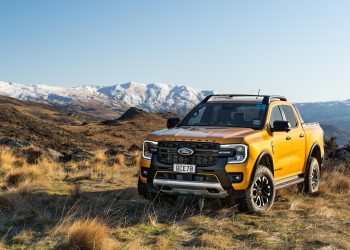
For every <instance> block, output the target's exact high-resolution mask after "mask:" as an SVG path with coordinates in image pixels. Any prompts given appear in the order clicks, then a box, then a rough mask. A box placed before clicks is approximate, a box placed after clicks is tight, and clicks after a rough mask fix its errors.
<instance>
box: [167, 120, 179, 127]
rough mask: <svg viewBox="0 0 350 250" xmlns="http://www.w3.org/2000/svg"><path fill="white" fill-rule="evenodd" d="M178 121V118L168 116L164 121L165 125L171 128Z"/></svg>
mask: <svg viewBox="0 0 350 250" xmlns="http://www.w3.org/2000/svg"><path fill="white" fill-rule="evenodd" d="M179 122H180V118H169V119H168V121H167V123H166V126H167V127H168V128H173V127H175V126H176V125H177V124H179Z"/></svg>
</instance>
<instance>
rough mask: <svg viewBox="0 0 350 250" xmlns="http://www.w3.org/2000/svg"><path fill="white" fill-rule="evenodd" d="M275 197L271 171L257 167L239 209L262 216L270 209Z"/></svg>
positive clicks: (260, 166) (263, 167)
mask: <svg viewBox="0 0 350 250" xmlns="http://www.w3.org/2000/svg"><path fill="white" fill-rule="evenodd" d="M275 195H276V189H275V182H274V178H273V175H272V173H271V171H270V170H269V169H268V168H267V167H265V166H262V165H259V166H258V168H257V169H256V171H255V175H254V178H253V179H252V181H251V183H250V185H249V188H248V189H247V190H246V191H245V194H244V198H243V199H242V200H241V201H240V202H239V208H240V210H241V211H247V212H251V213H256V214H264V213H266V212H268V211H269V210H270V209H271V208H272V206H273V202H274V200H275Z"/></svg>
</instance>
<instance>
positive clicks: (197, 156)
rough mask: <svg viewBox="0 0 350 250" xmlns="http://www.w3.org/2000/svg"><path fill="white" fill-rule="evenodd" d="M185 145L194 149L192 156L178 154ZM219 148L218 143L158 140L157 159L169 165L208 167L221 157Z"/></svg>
mask: <svg viewBox="0 0 350 250" xmlns="http://www.w3.org/2000/svg"><path fill="white" fill-rule="evenodd" d="M184 147H186V148H191V149H192V150H194V154H193V155H191V156H182V155H180V154H178V150H179V149H180V148H184ZM219 149H220V145H219V144H217V143H209V142H179V141H160V142H158V150H157V159H158V161H159V162H160V163H162V164H167V165H172V164H174V163H180V164H195V165H198V166H204V167H206V166H212V165H215V164H216V162H217V161H218V159H219V155H218V151H219Z"/></svg>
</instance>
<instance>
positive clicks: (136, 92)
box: [0, 81, 350, 144]
mask: <svg viewBox="0 0 350 250" xmlns="http://www.w3.org/2000/svg"><path fill="white" fill-rule="evenodd" d="M210 94H213V91H201V90H197V89H194V88H191V87H188V86H177V85H172V84H162V83H151V84H143V83H137V82H129V83H124V84H116V85H113V86H106V87H101V86H96V85H83V86H78V87H73V88H63V87H54V86H47V85H23V84H18V83H10V82H1V81H0V95H5V96H10V97H13V98H17V99H22V100H29V101H35V102H40V103H46V104H51V105H54V106H56V107H62V108H65V109H68V110H71V111H73V112H78V113H79V112H81V113H84V114H90V115H92V116H93V117H96V118H97V119H100V120H101V119H114V118H117V117H119V116H120V115H121V114H122V113H124V112H125V111H126V110H127V109H128V108H130V107H137V108H141V109H143V110H145V111H148V112H174V113H178V114H184V113H185V112H186V111H188V110H189V109H190V108H192V107H193V106H194V105H195V104H196V103H198V102H200V101H201V100H202V99H203V98H204V97H205V96H207V95H210ZM297 106H298V108H299V110H300V113H301V115H302V117H303V118H304V120H305V121H306V122H319V123H321V125H323V127H324V129H325V132H326V137H329V136H334V135H337V136H338V141H339V143H341V144H345V143H346V142H347V141H349V139H350V100H346V101H332V102H312V103H298V104H297Z"/></svg>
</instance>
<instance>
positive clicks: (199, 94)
mask: <svg viewBox="0 0 350 250" xmlns="http://www.w3.org/2000/svg"><path fill="white" fill-rule="evenodd" d="M212 93H213V91H201V90H197V89H194V88H191V87H188V86H177V85H172V84H162V83H151V84H143V83H137V82H129V83H125V84H116V85H113V86H107V87H101V86H95V85H85V86H78V87H73V88H63V87H53V86H47V85H23V84H18V83H11V82H1V81H0V95H5V96H10V97H13V98H17V99H22V100H30V101H36V102H42V103H48V104H54V105H56V106H63V107H65V108H71V109H74V110H75V111H84V112H91V113H93V112H95V113H97V114H98V115H99V116H100V117H105V118H109V117H116V116H118V115H119V114H120V113H121V112H123V111H125V110H126V109H127V108H129V107H138V108H141V109H143V110H145V111H148V112H169V111H170V112H175V113H179V114H183V113H184V112H186V111H187V110H189V109H190V108H191V107H193V106H194V105H195V104H196V103H198V102H199V101H200V100H202V99H203V98H204V97H205V96H206V95H209V94H212Z"/></svg>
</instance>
